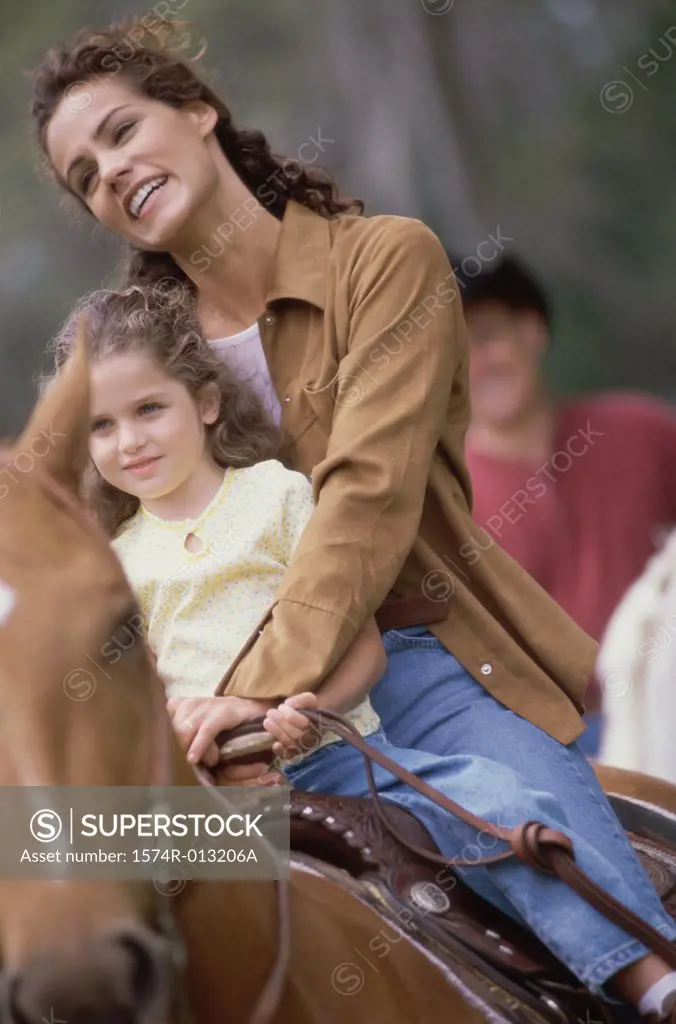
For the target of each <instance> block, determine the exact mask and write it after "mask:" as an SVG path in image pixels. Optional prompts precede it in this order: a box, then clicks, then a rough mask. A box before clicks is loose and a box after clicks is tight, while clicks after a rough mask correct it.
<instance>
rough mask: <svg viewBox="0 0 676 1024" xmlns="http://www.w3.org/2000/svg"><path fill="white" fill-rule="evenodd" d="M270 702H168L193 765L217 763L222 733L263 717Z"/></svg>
mask: <svg viewBox="0 0 676 1024" xmlns="http://www.w3.org/2000/svg"><path fill="white" fill-rule="evenodd" d="M269 708H270V701H266V700H252V699H249V698H245V697H173V698H172V699H171V700H169V701H168V702H167V711H168V712H169V717H170V718H171V723H172V725H173V727H174V731H175V733H176V736H177V739H178V742H179V743H180V745H181V749H182V750H183V752H184V753H185V755H186V757H187V759H188V761H189V762H190V763H191V764H197V763H198V762H199V761H201V762H202V764H204V765H206V766H207V768H214V767H215V766H216V765H217V764H218V747H217V746H216V743H215V742H214V741H215V739H216V737H217V736H218V734H219V732H223V730H225V729H234V728H235V726H236V725H241V724H242V722H248V721H249V719H251V718H257V717H258V716H259V715H264V714H265V712H266V711H267V710H268V709H269Z"/></svg>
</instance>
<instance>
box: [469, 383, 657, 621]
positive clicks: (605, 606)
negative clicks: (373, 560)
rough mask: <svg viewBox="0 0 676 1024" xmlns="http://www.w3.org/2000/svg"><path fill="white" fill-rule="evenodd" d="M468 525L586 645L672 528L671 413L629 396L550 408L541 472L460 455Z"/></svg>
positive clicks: (599, 397) (606, 396)
mask: <svg viewBox="0 0 676 1024" xmlns="http://www.w3.org/2000/svg"><path fill="white" fill-rule="evenodd" d="M467 465H468V467H469V470H470V473H471V476H472V483H473V487H474V510H473V518H474V519H475V520H476V522H478V523H480V524H481V525H483V526H484V528H485V530H486V534H487V536H486V543H487V544H488V543H492V542H494V541H497V542H498V543H499V544H500V545H501V546H502V547H503V548H504V549H505V550H506V551H507V552H508V553H509V554H510V555H511V556H512V558H514V559H515V560H516V561H517V562H519V563H520V564H521V565H522V566H523V567H524V568H525V569H527V570H528V572H529V573H530V574H531V576H533V577H534V578H535V579H536V580H537V581H538V583H540V585H541V586H542V587H544V589H545V590H547V591H548V593H549V594H551V596H552V597H553V598H554V599H555V600H556V601H557V602H558V603H559V604H560V605H561V606H562V607H563V608H564V609H565V610H566V611H567V612H568V614H569V615H570V616H571V617H572V618H573V619H574V620H575V621H576V622H577V623H578V624H579V625H580V626H581V627H582V628H583V629H584V630H585V631H586V632H587V633H589V634H590V635H591V636H593V637H594V638H595V639H596V640H598V639H600V637H601V635H602V633H603V630H604V628H605V625H606V623H607V621H608V619H609V617H610V614H611V612H612V611H613V609H614V608H615V606H616V605H617V604H618V602H619V600H620V598H621V597H622V595H623V594H624V592H625V590H626V589H627V587H628V586H629V585H630V584H631V583H632V582H633V581H634V580H635V579H636V577H637V576H639V575H640V574H641V572H642V570H643V568H644V566H645V564H646V561H647V560H648V558H649V557H650V555H651V554H652V553H653V552H654V551H655V549H656V547H658V546H659V545H660V543H661V538H662V536H663V531H664V530H665V529H668V528H669V527H671V526H673V525H676V412H674V410H673V409H672V407H671V406H670V405H668V404H667V403H666V402H662V401H661V400H659V399H655V398H649V397H647V396H644V395H641V394H635V393H630V392H609V393H606V394H592V395H588V396H584V397H582V398H578V399H575V400H572V401H562V402H561V403H560V404H559V422H558V428H557V431H556V441H555V444H554V450H553V454H552V455H551V456H550V458H549V459H548V460H547V462H545V463H544V464H543V465H537V464H535V463H529V462H527V461H518V462H511V461H510V462H506V461H504V460H502V459H499V458H495V457H494V456H490V455H484V454H481V453H480V452H477V451H474V450H472V448H471V446H470V445H468V448H467Z"/></svg>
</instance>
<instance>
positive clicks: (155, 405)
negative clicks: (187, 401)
mask: <svg viewBox="0 0 676 1024" xmlns="http://www.w3.org/2000/svg"><path fill="white" fill-rule="evenodd" d="M162 408H163V406H161V405H160V403H159V402H144V403H143V405H142V406H140V408H139V412H156V411H157V410H158V409H162Z"/></svg>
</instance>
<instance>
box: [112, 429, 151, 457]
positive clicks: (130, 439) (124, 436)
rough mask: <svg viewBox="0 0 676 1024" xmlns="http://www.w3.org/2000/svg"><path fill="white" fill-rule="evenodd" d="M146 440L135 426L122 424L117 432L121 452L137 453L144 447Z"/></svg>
mask: <svg viewBox="0 0 676 1024" xmlns="http://www.w3.org/2000/svg"><path fill="white" fill-rule="evenodd" d="M144 443H145V438H144V437H143V434H142V431H140V430H139V429H138V427H137V426H136V425H135V424H131V423H121V424H120V425H119V427H118V432H117V446H118V448H119V450H120V451H121V452H135V451H138V449H139V448H142V447H143V444H144Z"/></svg>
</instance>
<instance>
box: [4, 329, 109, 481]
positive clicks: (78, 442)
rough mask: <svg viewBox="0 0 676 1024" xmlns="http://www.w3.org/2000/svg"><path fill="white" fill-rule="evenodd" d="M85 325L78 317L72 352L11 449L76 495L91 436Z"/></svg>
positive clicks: (85, 463)
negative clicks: (22, 454)
mask: <svg viewBox="0 0 676 1024" xmlns="http://www.w3.org/2000/svg"><path fill="white" fill-rule="evenodd" d="M86 332H87V323H86V319H85V317H84V316H81V317H80V320H79V322H78V325H77V333H76V339H75V345H74V346H73V352H72V354H71V355H70V357H69V358H68V361H67V362H66V364H65V365H64V367H63V369H62V370H61V372H60V373H59V374H58V376H57V377H56V378H55V379H54V380H53V381H51V383H50V384H49V386H48V387H47V389H46V391H45V392H44V394H43V395H42V397H41V398H40V400H39V402H38V404H37V405H36V407H35V409H34V410H33V414H32V416H31V418H30V420H29V422H28V425H27V426H26V428H25V430H24V431H23V433H22V434H21V437H20V438H19V440H18V441H17V442H16V445H15V446H14V453H15V456H16V457H18V455H19V453H20V452H25V453H26V458H27V459H28V458H29V457H30V458H31V459H32V460H33V464H34V465H36V466H37V465H39V467H40V469H44V470H46V471H47V472H48V473H51V474H52V476H54V477H56V478H57V480H59V481H60V482H61V483H63V484H65V485H66V486H67V487H69V488H70V489H71V490H73V491H74V492H75V493H77V492H78V490H79V486H80V479H81V477H82V474H83V472H84V469H85V467H86V465H87V460H88V449H89V434H90V422H91V421H90V408H89V402H90V385H89V359H88V357H87V333H86Z"/></svg>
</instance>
